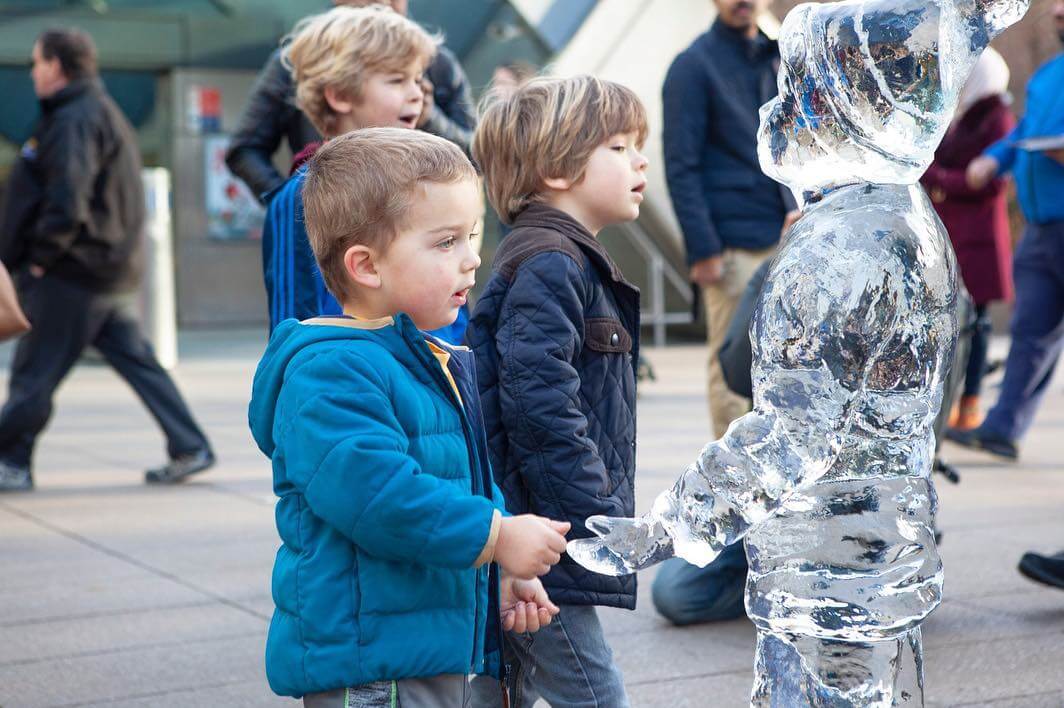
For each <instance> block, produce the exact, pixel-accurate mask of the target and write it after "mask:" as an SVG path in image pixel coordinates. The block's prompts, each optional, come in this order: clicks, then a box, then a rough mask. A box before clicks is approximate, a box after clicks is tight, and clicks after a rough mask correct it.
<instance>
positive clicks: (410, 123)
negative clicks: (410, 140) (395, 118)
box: [399, 113, 418, 128]
mask: <svg viewBox="0 0 1064 708" xmlns="http://www.w3.org/2000/svg"><path fill="white" fill-rule="evenodd" d="M417 116H418V114H417V113H408V114H405V115H401V116H399V122H400V123H401V124H402V126H403V127H404V128H416V127H417Z"/></svg>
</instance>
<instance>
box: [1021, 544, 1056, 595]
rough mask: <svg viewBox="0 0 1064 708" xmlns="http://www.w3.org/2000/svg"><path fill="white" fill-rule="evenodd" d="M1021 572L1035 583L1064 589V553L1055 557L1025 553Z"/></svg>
mask: <svg viewBox="0 0 1064 708" xmlns="http://www.w3.org/2000/svg"><path fill="white" fill-rule="evenodd" d="M1020 572H1021V573H1023V574H1024V575H1025V576H1027V577H1028V578H1030V579H1031V580H1034V581H1035V582H1038V583H1044V584H1045V585H1052V586H1053V587H1055V588H1061V589H1064V551H1061V552H1060V553H1057V554H1056V555H1053V556H1040V555H1038V554H1037V553H1024V554H1023V558H1021V559H1020Z"/></svg>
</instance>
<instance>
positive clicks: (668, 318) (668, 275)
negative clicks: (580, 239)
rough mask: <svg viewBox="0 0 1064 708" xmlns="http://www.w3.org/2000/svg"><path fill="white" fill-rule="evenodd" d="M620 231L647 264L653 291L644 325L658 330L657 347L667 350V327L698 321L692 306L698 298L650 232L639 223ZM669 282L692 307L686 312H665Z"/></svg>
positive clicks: (631, 223)
mask: <svg viewBox="0 0 1064 708" xmlns="http://www.w3.org/2000/svg"><path fill="white" fill-rule="evenodd" d="M620 231H621V232H623V233H624V234H625V235H626V236H627V237H628V240H629V241H630V242H631V243H632V245H633V246H635V248H636V250H638V251H639V252H640V254H641V255H642V256H643V258H644V260H646V263H647V283H648V285H649V287H650V298H649V299H650V303H649V305H650V309H649V310H647V309H643V310H642V311H641V312H640V313H639V317H640V320H641V321H642V323H643V324H649V325H650V326H651V327H653V330H654V335H653V337H654V339H653V341H654V346H655V347H663V346H665V327H666V326H667V325H670V324H690V323H691V322H693V321H694V317H693V316H692V314H691V307H690V306H691V304H692V303H693V301H694V296H693V295H692V292H691V285H690V283H688V282H687V279H686V278H684V277H683V276H682V275H681V274H680V273H679V271H677V270H676V268H675V267H674V266H673V265H672V263H670V262H669V260H668V259H667V258H666V257H665V254H664V253H663V252H662V250H661V248H660V247H658V245H657V244H656V243H654V240H653V239H652V238H651V237H650V235H649V234H648V233H647V232H646V230H645V229H644V228H643V227H642V226H641V225H640V224H639V222H637V221H630V222H627V223H624V224H620ZM666 281H668V282H669V283H670V284H671V285H672V286H673V288H675V290H676V292H677V293H679V295H680V297H681V299H682V300H683V301H684V302H685V303H687V305H688V307H687V309H686V310H684V311H683V312H667V311H666V309H665V304H666V303H665V282H666Z"/></svg>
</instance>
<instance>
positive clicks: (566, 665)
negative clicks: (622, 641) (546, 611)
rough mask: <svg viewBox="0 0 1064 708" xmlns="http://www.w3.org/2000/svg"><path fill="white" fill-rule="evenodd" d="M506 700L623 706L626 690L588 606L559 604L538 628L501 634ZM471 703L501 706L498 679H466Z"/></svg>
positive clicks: (568, 706)
mask: <svg viewBox="0 0 1064 708" xmlns="http://www.w3.org/2000/svg"><path fill="white" fill-rule="evenodd" d="M505 661H506V663H508V664H509V665H510V704H511V706H512V707H513V708H531V707H532V705H533V704H534V703H535V702H536V701H537V700H538V699H540V698H542V699H543V700H544V701H546V702H547V703H548V704H549V705H551V706H556V707H557V708H563V707H564V708H627V706H628V695H627V694H626V693H625V690H624V680H623V679H622V678H621V672H620V669H618V668H617V666H616V665H615V664H614V663H613V652H612V651H610V647H609V645H608V644H607V643H606V639H605V637H604V636H603V634H602V625H601V624H600V623H599V619H598V613H597V612H596V611H595V608H594V607H588V606H581V605H562V606H561V612H559V613H558V615H557V616H556V617H555V618H554V619H553V620H552V621H551V623H550V624H549V625H547V626H546V627H543V628H542V629H540V630H539V631H538V632H535V633H532V634H529V633H524V634H515V633H513V632H507V633H506V658H505ZM472 686H473V708H498V707H499V706H501V705H502V695H501V691H500V690H499V682H498V681H496V680H495V679H493V678H491V677H488V676H477V677H476V678H474V679H473V681H472Z"/></svg>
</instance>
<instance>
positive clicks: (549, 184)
mask: <svg viewBox="0 0 1064 708" xmlns="http://www.w3.org/2000/svg"><path fill="white" fill-rule="evenodd" d="M543 184H544V186H545V187H546V188H547V189H553V190H555V191H556V192H566V191H568V190H569V188H570V187H572V186H573V184H575V182H574V181H573V180H571V179H566V178H565V177H547V178H546V179H545V180H543Z"/></svg>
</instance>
